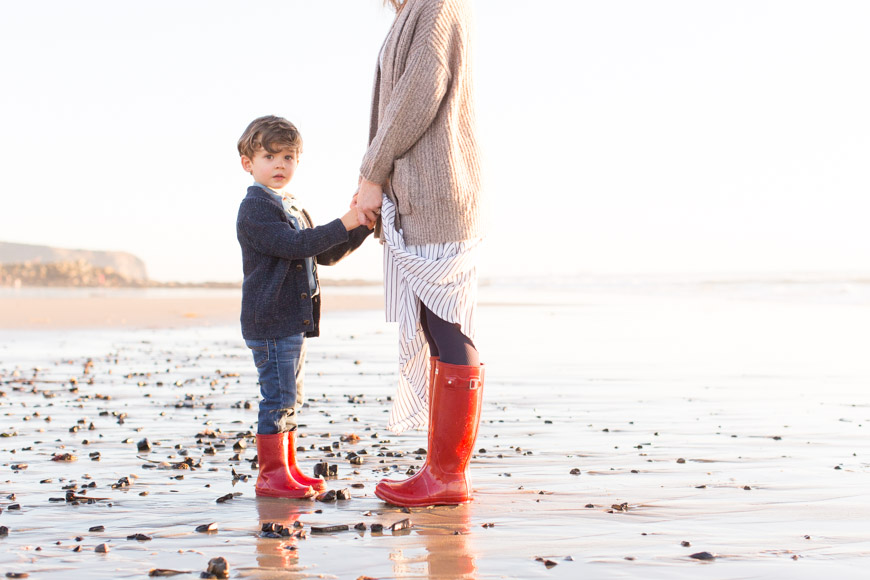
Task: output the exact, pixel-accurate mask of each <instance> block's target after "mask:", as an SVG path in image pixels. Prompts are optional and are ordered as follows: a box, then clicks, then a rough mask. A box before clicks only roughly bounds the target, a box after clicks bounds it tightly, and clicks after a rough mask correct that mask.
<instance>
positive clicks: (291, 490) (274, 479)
mask: <svg viewBox="0 0 870 580" xmlns="http://www.w3.org/2000/svg"><path fill="white" fill-rule="evenodd" d="M257 461H258V462H259V463H260V473H259V475H258V476H257V486H256V488H255V490H256V494H257V495H258V496H265V497H288V498H294V499H304V498H307V497H311V496H313V495H314V493H315V492H314V490H313V489H312V488H311V486H309V485H303V484H301V483H298V482H297V481H296V480H295V479H293V476H291V475H290V471H289V469H288V468H287V433H276V434H274V435H261V434H257Z"/></svg>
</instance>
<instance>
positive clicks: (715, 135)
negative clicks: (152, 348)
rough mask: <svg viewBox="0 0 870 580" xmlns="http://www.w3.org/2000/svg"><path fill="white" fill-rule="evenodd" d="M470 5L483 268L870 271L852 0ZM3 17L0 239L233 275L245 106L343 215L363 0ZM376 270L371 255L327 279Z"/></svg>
mask: <svg viewBox="0 0 870 580" xmlns="http://www.w3.org/2000/svg"><path fill="white" fill-rule="evenodd" d="M473 1H474V5H475V11H476V15H477V37H476V57H475V58H476V70H475V80H476V84H477V97H478V99H477V101H478V113H479V115H478V116H479V119H480V136H481V142H482V146H483V149H484V155H485V161H486V166H485V179H486V184H487V199H488V202H489V204H488V205H489V232H490V235H489V238H488V243H487V250H486V257H485V260H484V263H483V265H482V268H481V269H482V273H483V275H484V276H493V275H528V274H552V273H564V274H573V273H583V272H710V271H742V272H746V271H767V272H772V271H810V270H811V271H819V270H839V271H843V270H855V271H858V270H862V271H865V272H866V271H867V269H868V262H870V234H868V227H867V225H866V222H867V219H868V216H870V169H868V161H870V107H868V105H867V103H870V74H868V70H870V62H868V60H870V34H868V33H867V31H868V26H870V2H866V0H852V1H849V0H816V1H806V0H780V1H771V0H715V1H714V0H705V1H699V0H683V1H676V0H657V1H655V2H650V1H649V0H622V1H619V2H609V1H608V2H605V1H595V2H592V1H585V0H552V1H549V2H519V1H517V0H473ZM0 6H2V12H0V55H2V57H0V58H2V67H0V82H2V90H0V131H2V135H3V139H2V141H0V159H3V165H2V171H0V200H2V202H0V241H11V242H22V243H35V244H48V245H54V246H61V247H73V248H87V249H106V250H123V251H129V252H132V253H134V254H136V255H138V256H140V257H141V258H143V259H144V260H145V261H146V264H147V266H148V269H149V273H150V275H151V277H153V278H155V279H158V280H191V281H202V280H239V279H241V259H240V253H239V249H238V244H237V242H236V239H235V216H236V211H237V209H238V204H239V201H240V200H241V198H242V197H243V195H244V191H245V188H246V187H247V185H248V184H249V182H250V177H249V176H248V175H247V174H245V173H244V172H243V171H242V169H241V167H240V165H239V161H238V154H237V152H236V149H235V143H236V140H237V139H238V137H239V135H240V134H241V132H242V130H243V129H244V128H245V126H246V125H247V123H248V122H249V121H250V120H251V119H253V118H254V117H257V116H259V115H263V114H277V115H282V116H285V117H287V118H289V119H291V120H292V121H294V122H295V123H296V124H297V125H298V126H299V128H300V130H301V131H302V134H303V136H304V139H305V153H304V155H303V158H302V164H301V165H300V167H299V170H298V171H297V174H296V178H295V179H294V182H293V183H292V184H291V189H292V190H293V191H295V192H296V193H298V194H299V195H300V196H301V197H302V199H303V200H304V202H305V204H306V205H307V207H309V209H310V210H311V212H312V214H313V216H314V219H315V221H317V222H319V223H324V222H326V221H329V220H331V219H333V218H335V217H338V216H339V215H340V214H341V213H342V212H343V211H344V209H345V208H346V206H347V203H348V201H349V200H350V197H351V195H352V194H353V191H354V188H355V185H356V180H357V175H358V168H359V162H360V159H361V157H362V154H363V151H364V148H365V144H366V139H367V136H368V120H369V119H368V115H369V99H370V96H371V83H372V79H373V75H374V66H375V59H376V55H377V52H378V49H379V47H380V43H381V41H382V40H383V37H384V35H385V33H386V31H387V28H388V27H389V24H390V20H391V14H390V13H389V12H388V11H387V10H386V9H384V8H382V7H381V3H380V2H379V1H378V0H334V1H327V0H318V1H315V2H312V1H310V0H281V1H274V0H263V1H251V2H245V3H241V2H231V1H229V0H184V1H178V0H171V1H170V0H152V1H149V2H119V1H117V0H78V1H76V2H69V1H67V0H45V1H42V2H11V1H9V2H5V1H4V2H3V3H2V5H0ZM324 270H325V269H324ZM324 274H326V272H324ZM380 275H381V260H380V247H379V245H378V244H376V243H372V244H367V246H366V247H364V248H363V250H361V251H360V252H359V253H358V254H356V255H354V256H353V257H352V258H351V259H350V260H348V261H347V263H346V265H345V264H342V265H339V266H337V267H336V268H334V269H333V270H332V272H329V276H330V277H333V278H354V277H364V278H379V277H380Z"/></svg>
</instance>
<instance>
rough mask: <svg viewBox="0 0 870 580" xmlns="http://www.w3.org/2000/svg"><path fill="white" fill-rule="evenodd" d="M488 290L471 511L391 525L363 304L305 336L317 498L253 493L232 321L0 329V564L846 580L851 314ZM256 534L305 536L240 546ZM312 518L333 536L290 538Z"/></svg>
mask: <svg viewBox="0 0 870 580" xmlns="http://www.w3.org/2000/svg"><path fill="white" fill-rule="evenodd" d="M490 298H492V297H490ZM507 302H513V301H512V300H507V299H505V300H501V299H490V300H488V301H487V300H484V306H483V307H482V308H481V312H480V316H481V321H480V322H481V323H480V327H481V336H480V337H479V340H478V345H479V346H480V349H481V351H482V353H483V354H484V357H485V360H486V362H487V365H488V370H487V381H486V386H485V389H486V390H485V406H484V415H483V422H482V425H481V431H480V436H479V439H478V442H477V445H476V447H477V453H476V456H475V458H474V459H473V461H472V469H473V472H472V473H473V479H474V485H475V488H476V494H475V501H474V502H473V503H471V504H469V505H466V506H455V507H440V508H431V509H419V508H412V509H411V510H410V513H404V512H402V511H401V510H399V509H397V508H394V507H391V506H388V505H386V504H384V503H382V502H380V501H379V500H378V499H377V498H375V497H374V496H373V493H372V492H373V489H374V486H375V484H376V483H377V481H378V480H379V479H380V478H381V477H383V476H384V475H388V476H391V477H402V476H403V474H404V473H405V472H406V471H407V470H408V469H409V468H410V467H412V466H419V465H420V464H422V455H419V454H417V453H415V451H416V450H417V449H418V448H420V447H425V446H426V441H425V435H424V434H422V433H419V432H412V433H406V434H403V435H401V436H396V435H393V434H391V433H389V432H387V431H386V429H385V428H384V426H385V423H386V411H387V408H388V405H389V401H388V397H389V396H390V395H391V394H392V393H393V389H394V385H395V372H396V368H395V362H394V361H395V349H396V346H395V328H393V327H391V326H389V325H386V324H384V323H383V322H382V318H383V317H382V314H381V313H380V312H378V311H375V310H368V311H338V310H334V311H333V312H332V313H331V314H329V315H328V316H327V317H325V319H324V324H323V336H322V337H321V338H319V339H316V340H312V341H310V342H309V364H308V375H307V378H306V392H305V398H306V400H307V401H308V406H307V407H306V408H305V409H304V412H303V416H302V423H303V424H304V426H302V427H301V428H300V433H301V434H302V435H304V438H300V439H299V440H298V444H299V445H303V446H304V447H305V451H304V452H303V453H300V456H301V463H302V465H303V467H304V469H305V470H306V471H307V472H309V473H310V472H311V471H312V470H313V467H314V465H315V464H316V463H317V462H319V461H327V462H329V463H330V464H335V465H338V469H339V474H338V477H337V478H335V479H331V480H330V481H329V487H330V489H336V490H338V489H345V488H346V489H349V490H350V492H351V495H352V499H350V500H347V501H337V502H330V503H323V502H315V501H289V500H275V499H259V498H255V497H254V493H253V485H254V479H255V477H256V471H255V470H254V469H252V468H251V464H250V462H251V459H252V458H253V457H254V455H255V444H254V440H253V438H252V436H251V435H252V433H253V431H254V429H255V426H254V421H255V420H256V403H257V397H256V391H255V389H256V387H255V384H256V379H255V373H254V367H253V365H252V364H251V362H250V360H249V354H248V352H247V350H246V349H245V348H244V345H243V344H242V343H241V341H240V340H239V337H238V336H237V335H238V332H237V330H236V327H235V325H223V326H222V325H213V326H196V325H194V326H189V327H181V328H176V329H173V330H166V329H160V328H150V329H148V328H146V329H140V330H129V329H112V330H106V329H102V330H101V329H82V330H68V329H61V330H54V331H48V330H2V331H0V345H2V346H0V391H2V392H3V394H4V396H3V397H2V398H0V405H2V408H3V412H4V416H3V422H2V430H0V435H2V438H0V450H2V463H0V469H3V470H5V472H6V475H5V477H0V508H2V512H0V526H5V527H7V528H8V536H5V537H0V572H4V573H5V572H15V573H29V574H30V577H31V578H62V577H69V575H70V573H71V572H72V571H80V570H83V569H87V571H88V576H89V577H90V578H132V577H144V576H145V575H147V574H148V572H149V570H151V569H172V570H178V571H187V572H189V573H188V574H186V575H183V576H180V577H181V578H184V577H189V578H193V577H198V576H199V574H200V572H202V571H204V570H205V569H206V566H207V563H208V561H209V560H210V559H211V558H214V557H218V556H223V557H225V558H226V559H227V560H228V562H229V564H230V567H231V573H230V577H233V578H294V579H295V578H300V579H301V578H342V579H343V578H358V577H362V576H367V577H370V578H445V579H447V578H578V577H585V578H654V579H655V578H662V579H665V578H699V577H700V578H710V579H720V578H722V579H724V578H818V577H821V576H830V577H837V578H862V577H866V571H865V564H866V561H867V558H868V556H870V531H868V526H867V523H866V522H867V521H868V519H870V485H868V484H870V477H868V474H870V436H868V422H870V395H868V394H867V388H866V386H867V384H868V378H870V363H868V361H867V357H866V347H867V345H868V344H870V330H868V329H870V305H866V304H858V305H842V304H828V303H821V304H817V303H809V302H801V301H796V302H776V301H764V300H750V301H741V300H729V299H722V298H719V297H712V298H711V297H701V298H697V299H687V298H681V299H679V300H677V299H673V298H668V297H644V296H628V295H622V296H610V295H588V296H580V297H577V296H574V297H573V298H571V299H570V300H567V301H565V303H562V304H558V305H533V304H526V305H522V304H514V305H512V306H506V305H503V304H505V303H507ZM487 304H489V305H487ZM497 304H500V305H497ZM519 324H525V325H528V326H529V327H530V328H533V329H534V331H533V334H534V336H533V337H531V338H530V339H523V338H522V337H519V336H516V335H515V333H516V331H517V328H519ZM89 360H90V361H91V363H92V364H88V361H89ZM35 368H38V370H34V369H35ZM349 435H356V436H358V437H359V439H358V440H355V439H354V438H353V437H351V438H348V436H349ZM145 438H147V439H148V440H149V442H150V444H151V446H152V448H151V450H150V451H140V450H139V449H138V448H137V443H138V442H139V441H141V440H142V439H145ZM342 438H344V439H345V440H344V441H342ZM239 440H244V441H245V442H246V444H247V446H246V447H245V448H244V449H234V448H233V445H234V443H235V442H237V441H239ZM351 451H352V452H354V453H357V454H361V456H362V457H363V458H364V459H363V464H362V465H359V466H357V465H352V464H351V463H350V462H349V461H348V460H347V458H346V455H347V454H348V453H349V452H351ZM363 451H364V452H365V453H362V452H363ZM64 453H71V454H73V455H74V456H75V457H76V459H75V460H74V461H52V458H53V457H56V456H58V455H62V454H64ZM94 453H99V460H94V458H92V457H91V454H94ZM236 454H238V455H239V457H238V458H237V459H234V455H236ZM185 458H189V460H188V461H189V462H190V463H192V464H193V468H192V469H190V468H188V469H182V468H181V462H183V461H184V460H185ZM25 466H26V467H25ZM234 472H235V474H236V475H235V476H234ZM572 472H573V473H572ZM238 476H241V477H238ZM125 477H126V478H128V479H129V482H130V485H126V484H125V482H124V480H123V478H125ZM91 484H94V487H85V486H86V485H87V486H89V485H91ZM113 484H114V487H113ZM353 485H362V487H352V486H353ZM70 491H72V492H73V495H74V497H73V498H72V501H67V500H66V495H67V493H69V492H70ZM228 494H237V495H233V496H232V499H228V500H226V501H224V502H222V503H218V502H217V500H218V499H219V498H222V497H226V496H227V495H228ZM76 498H78V499H76ZM86 498H94V500H95V501H93V503H89V502H88V500H87V499H86ZM98 498H99V499H98ZM53 500H56V501H53ZM14 504H18V505H19V506H20V509H14ZM405 518H408V519H410V521H411V524H412V527H411V528H410V529H409V530H405V531H397V532H392V531H391V530H390V529H389V526H390V525H392V524H393V523H395V522H398V521H400V520H402V519H405ZM211 522H214V523H215V524H216V526H217V531H215V532H212V533H200V532H197V531H195V530H196V527H197V526H199V525H202V524H208V523H211ZM270 522H272V523H280V524H283V525H284V526H287V527H289V528H290V529H291V530H301V531H302V535H303V537H285V538H269V537H263V535H262V534H261V529H262V525H263V524H264V523H270ZM359 523H362V524H364V525H365V528H366V529H365V530H362V531H360V530H355V529H354V526H355V525H356V524H359ZM375 523H380V524H383V525H384V526H386V527H385V529H384V531H383V532H381V533H374V532H372V529H371V527H372V524H375ZM294 525H297V526H300V527H298V528H294V527H293V526H294ZM333 525H347V526H348V527H349V529H348V530H347V531H340V532H333V533H328V534H315V533H312V529H313V528H314V527H322V526H333ZM94 526H104V529H103V530H99V531H89V529H91V528H93V527H94ZM135 534H144V535H146V536H147V537H148V538H150V539H147V540H146V539H142V540H136V539H128V537H130V536H134V535H135ZM100 544H106V545H107V546H108V547H109V551H108V552H107V553H97V552H95V548H96V547H97V546H98V545H100ZM78 546H80V547H81V548H80V551H75V550H76V548H77V547H78ZM703 552H707V553H709V554H710V555H712V556H713V557H714V559H712V560H699V559H695V558H692V557H691V556H692V555H693V554H700V553H703ZM77 573H80V572H77Z"/></svg>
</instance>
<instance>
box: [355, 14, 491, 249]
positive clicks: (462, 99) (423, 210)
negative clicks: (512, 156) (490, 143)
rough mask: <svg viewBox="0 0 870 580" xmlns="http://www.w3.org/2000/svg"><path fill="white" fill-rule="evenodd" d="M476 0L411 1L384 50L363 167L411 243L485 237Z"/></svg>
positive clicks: (375, 87)
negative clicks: (381, 187) (476, 100)
mask: <svg viewBox="0 0 870 580" xmlns="http://www.w3.org/2000/svg"><path fill="white" fill-rule="evenodd" d="M469 1H470V0H408V1H407V4H406V5H405V7H404V9H403V10H402V11H401V12H400V13H399V15H398V17H397V18H396V21H395V22H394V23H393V27H392V28H391V29H390V32H389V34H388V35H387V39H386V41H385V43H384V46H383V49H382V63H383V64H382V66H378V70H377V74H376V76H375V85H374V95H373V98H372V116H371V130H370V133H369V147H368V150H367V151H366V154H365V157H364V158H363V163H362V167H361V169H360V173H361V174H362V176H363V177H365V178H366V179H368V180H370V181H373V182H375V183H383V184H385V193H386V194H387V195H388V196H389V197H390V199H392V200H393V201H394V203H395V204H396V205H397V207H398V210H399V220H400V223H399V224H398V225H400V226H401V228H402V230H403V232H404V238H405V243H407V244H409V245H421V244H435V243H441V242H455V241H460V240H469V239H474V238H478V237H480V236H482V235H483V228H482V225H483V224H482V220H481V215H480V190H481V186H480V154H479V150H478V145H477V139H476V136H475V116H474V105H473V91H472V84H471V54H470V47H469V24H470V23H469V16H470V14H469V12H470V10H469V5H468V4H469Z"/></svg>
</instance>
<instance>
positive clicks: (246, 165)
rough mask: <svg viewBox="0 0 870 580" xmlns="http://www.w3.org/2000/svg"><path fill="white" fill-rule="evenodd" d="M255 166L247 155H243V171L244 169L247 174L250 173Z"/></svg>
mask: <svg viewBox="0 0 870 580" xmlns="http://www.w3.org/2000/svg"><path fill="white" fill-rule="evenodd" d="M253 165H254V164H253V162H252V161H251V160H250V158H249V157H248V156H247V155H242V169H244V170H245V171H246V172H247V173H250V172H251V168H252V167H253Z"/></svg>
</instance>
